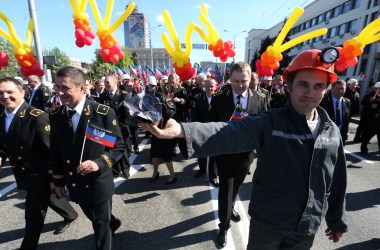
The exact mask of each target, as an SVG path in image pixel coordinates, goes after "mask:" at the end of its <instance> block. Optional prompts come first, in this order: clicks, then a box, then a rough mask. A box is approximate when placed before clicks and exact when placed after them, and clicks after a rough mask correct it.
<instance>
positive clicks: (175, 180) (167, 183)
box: [164, 176, 177, 185]
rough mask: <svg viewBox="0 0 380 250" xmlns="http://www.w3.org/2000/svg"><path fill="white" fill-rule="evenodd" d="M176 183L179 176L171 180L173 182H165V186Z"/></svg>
mask: <svg viewBox="0 0 380 250" xmlns="http://www.w3.org/2000/svg"><path fill="white" fill-rule="evenodd" d="M176 182H177V176H174V178H173V180H171V181H168V180H167V181H165V182H164V185H171V184H174V183H176Z"/></svg>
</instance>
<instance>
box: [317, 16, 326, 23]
mask: <svg viewBox="0 0 380 250" xmlns="http://www.w3.org/2000/svg"><path fill="white" fill-rule="evenodd" d="M323 21H325V13H323V14H321V15H319V16H318V21H317V23H318V24H320V23H322V22H323Z"/></svg>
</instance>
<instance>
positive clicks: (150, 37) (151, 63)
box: [149, 24, 162, 70]
mask: <svg viewBox="0 0 380 250" xmlns="http://www.w3.org/2000/svg"><path fill="white" fill-rule="evenodd" d="M161 26H162V24H159V25H157V26H154V27H153V28H150V29H149V47H150V67H151V69H152V70H153V48H152V30H153V29H155V28H158V27H161Z"/></svg>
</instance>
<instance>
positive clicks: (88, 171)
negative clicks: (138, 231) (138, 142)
mask: <svg viewBox="0 0 380 250" xmlns="http://www.w3.org/2000/svg"><path fill="white" fill-rule="evenodd" d="M56 81H57V82H56V86H57V92H58V94H59V97H60V98H61V100H62V104H63V105H62V106H60V107H58V108H56V109H53V110H51V111H50V124H51V134H50V138H51V153H52V159H53V163H54V164H53V181H54V191H55V193H56V194H57V195H58V197H65V196H66V192H65V185H66V186H67V188H68V191H69V194H70V198H71V200H72V201H74V202H76V203H78V204H79V206H80V207H81V209H82V211H83V213H84V214H85V215H86V216H87V217H88V218H89V219H90V220H91V222H92V227H93V229H94V232H95V244H96V249H112V234H113V233H114V232H115V231H116V230H117V229H118V228H119V227H120V225H121V221H120V220H119V219H117V218H116V217H115V216H113V215H112V195H113V193H114V189H115V186H114V182H113V176H112V171H111V169H112V166H113V165H114V164H115V163H116V162H117V161H118V160H119V159H120V157H121V156H122V154H123V152H124V150H125V145H124V142H123V138H122V135H121V132H120V128H119V126H118V123H117V120H116V119H117V118H116V115H115V112H114V111H113V109H111V108H110V107H108V106H105V105H102V104H98V103H96V102H93V101H90V100H88V99H87V98H86V97H85V92H86V85H85V82H86V79H85V74H84V73H83V71H81V70H80V69H78V68H75V67H70V66H68V67H64V68H62V69H60V70H59V71H58V72H57V77H56Z"/></svg>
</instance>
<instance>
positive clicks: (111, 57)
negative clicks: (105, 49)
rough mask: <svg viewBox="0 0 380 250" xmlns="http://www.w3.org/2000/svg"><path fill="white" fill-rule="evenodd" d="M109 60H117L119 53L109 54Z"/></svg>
mask: <svg viewBox="0 0 380 250" xmlns="http://www.w3.org/2000/svg"><path fill="white" fill-rule="evenodd" d="M110 61H111V62H114V63H115V62H117V61H119V55H118V54H113V55H110Z"/></svg>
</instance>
